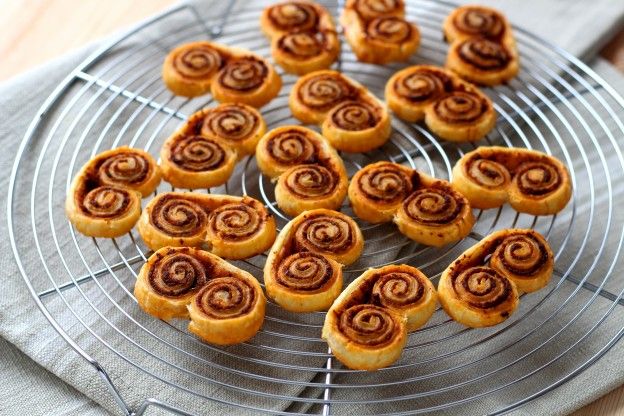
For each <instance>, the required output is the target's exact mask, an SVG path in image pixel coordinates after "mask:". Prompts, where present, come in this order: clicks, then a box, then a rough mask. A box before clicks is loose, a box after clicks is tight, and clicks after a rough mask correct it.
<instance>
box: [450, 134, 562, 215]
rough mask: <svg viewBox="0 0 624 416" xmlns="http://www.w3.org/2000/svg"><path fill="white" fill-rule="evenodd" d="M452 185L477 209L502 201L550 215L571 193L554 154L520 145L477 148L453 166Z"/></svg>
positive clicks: (539, 213)
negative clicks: (524, 147)
mask: <svg viewBox="0 0 624 416" xmlns="http://www.w3.org/2000/svg"><path fill="white" fill-rule="evenodd" d="M452 185H453V188H455V189H456V190H458V191H459V192H461V193H462V194H464V195H465V196H466V198H468V200H469V201H470V203H471V205H472V206H474V207H476V208H481V209H487V208H496V207H499V206H501V205H503V204H504V203H505V202H509V204H510V205H511V206H512V207H513V208H514V209H515V210H516V211H519V212H525V213H527V214H532V215H551V214H556V213H557V212H559V211H561V210H562V209H563V208H565V206H566V205H567V203H568V201H569V200H570V197H571V196H572V181H571V178H570V174H569V173H568V170H567V169H566V167H565V165H564V164H563V163H562V162H561V161H559V160H558V159H556V158H555V157H553V156H548V155H546V154H544V153H541V152H538V151H535V150H528V149H519V148H507V147H499V146H491V147H479V148H478V149H476V150H473V151H472V152H469V153H466V154H465V155H464V156H463V157H462V158H461V159H460V160H459V161H458V162H457V163H456V164H455V166H454V167H453V181H452Z"/></svg>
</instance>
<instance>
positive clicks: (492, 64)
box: [457, 38, 512, 71]
mask: <svg viewBox="0 0 624 416" xmlns="http://www.w3.org/2000/svg"><path fill="white" fill-rule="evenodd" d="M457 51H458V55H459V57H460V58H461V59H462V60H463V61H464V62H466V63H468V64H470V65H472V66H474V67H476V68H478V69H480V70H482V71H497V70H500V69H503V68H505V67H506V66H507V65H508V64H509V62H510V61H511V58H512V57H511V54H510V53H509V51H507V49H506V48H505V46H504V45H503V44H500V43H497V42H492V41H490V40H487V39H481V38H471V39H467V40H465V41H463V42H461V44H459V46H458V47H457Z"/></svg>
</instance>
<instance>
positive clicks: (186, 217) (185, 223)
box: [149, 195, 208, 237]
mask: <svg viewBox="0 0 624 416" xmlns="http://www.w3.org/2000/svg"><path fill="white" fill-rule="evenodd" d="M150 214H151V215H150V218H149V221H150V223H151V224H152V225H153V226H154V227H156V228H157V229H158V230H160V231H161V232H163V233H165V234H167V235H169V236H173V237H188V236H193V235H196V234H198V233H201V232H202V231H203V229H204V228H205V227H206V224H207V222H208V216H207V215H206V211H205V210H204V209H203V208H202V206H201V205H199V204H198V203H196V202H194V201H191V200H189V199H186V198H180V197H177V196H175V195H165V196H163V197H162V198H160V199H159V200H158V202H157V203H156V205H155V206H154V207H153V208H152V210H151V213H150Z"/></svg>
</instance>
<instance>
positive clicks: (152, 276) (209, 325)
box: [134, 247, 266, 345]
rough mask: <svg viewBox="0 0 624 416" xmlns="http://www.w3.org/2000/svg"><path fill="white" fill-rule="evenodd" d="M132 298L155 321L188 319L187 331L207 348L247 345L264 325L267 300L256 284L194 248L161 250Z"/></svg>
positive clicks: (142, 273)
mask: <svg viewBox="0 0 624 416" xmlns="http://www.w3.org/2000/svg"><path fill="white" fill-rule="evenodd" d="M134 295H135V296H136V298H137V301H138V303H139V306H140V307H141V309H143V310H144V311H145V312H147V313H149V314H150V315H153V316H155V317H157V318H160V319H164V320H169V319H172V318H190V320H191V322H190V323H189V327H188V328H189V331H191V332H192V333H194V334H196V335H197V336H199V337H200V338H202V339H203V340H205V341H207V342H209V343H211V344H218V345H230V344H238V343H241V342H244V341H247V340H249V339H250V338H252V337H253V336H254V335H255V334H256V333H257V332H258V330H259V329H260V327H261V326H262V323H263V321H264V311H265V307H266V299H265V297H264V293H262V289H261V288H260V284H259V283H258V281H257V280H256V279H255V278H254V277H253V276H252V275H251V274H249V273H247V272H246V271H243V270H241V269H239V268H237V267H234V266H232V265H231V264H229V263H227V262H226V261H224V260H222V259H220V258H219V257H217V256H215V255H213V254H210V253H208V252H205V251H202V250H197V249H194V248H189V247H178V248H174V247H165V248H161V249H160V250H158V251H157V252H155V253H154V254H152V255H151V256H150V258H149V259H147V262H146V263H145V264H144V265H143V267H142V268H141V271H140V273H139V276H138V278H137V281H136V283H135V285H134Z"/></svg>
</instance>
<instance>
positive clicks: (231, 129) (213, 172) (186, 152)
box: [160, 104, 266, 189]
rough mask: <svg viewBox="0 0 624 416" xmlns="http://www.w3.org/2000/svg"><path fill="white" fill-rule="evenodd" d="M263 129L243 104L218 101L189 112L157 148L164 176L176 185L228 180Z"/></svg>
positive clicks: (208, 185)
mask: <svg viewBox="0 0 624 416" xmlns="http://www.w3.org/2000/svg"><path fill="white" fill-rule="evenodd" d="M265 131H266V124H265V122H264V119H263V118H262V116H261V115H260V113H259V112H258V110H256V109H255V108H253V107H250V106H248V105H245V104H221V105H218V106H216V107H213V108H205V109H202V110H200V111H198V112H196V113H195V114H193V115H191V116H190V117H189V119H188V120H187V121H186V123H185V124H184V126H183V127H182V128H181V129H180V130H179V131H177V132H176V133H174V134H173V135H171V137H169V138H168V139H167V140H166V141H165V143H164V144H163V147H162V148H161V150H160V158H161V168H162V171H163V177H164V178H165V180H166V181H167V182H169V183H171V184H172V185H173V186H175V187H177V188H185V189H197V188H211V187H214V186H219V185H222V184H224V183H226V182H227V180H228V179H229V178H230V176H231V175H232V172H233V170H234V167H235V165H236V161H237V160H239V159H241V158H242V157H244V156H246V155H249V154H253V153H254V152H255V150H256V144H257V143H258V140H260V137H262V135H263V134H264V133H265Z"/></svg>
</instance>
